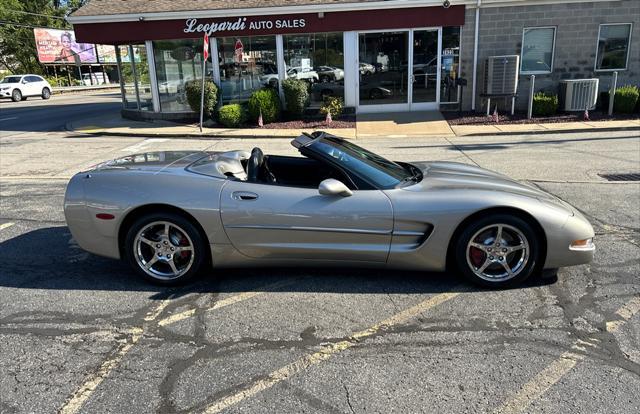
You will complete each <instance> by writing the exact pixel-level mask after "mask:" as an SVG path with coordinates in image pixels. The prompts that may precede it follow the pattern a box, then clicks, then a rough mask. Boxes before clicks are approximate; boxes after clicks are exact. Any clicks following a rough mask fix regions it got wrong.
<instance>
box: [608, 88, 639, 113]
mask: <svg viewBox="0 0 640 414" xmlns="http://www.w3.org/2000/svg"><path fill="white" fill-rule="evenodd" d="M638 96H640V91H639V90H638V87H637V86H634V85H625V86H621V87H620V88H618V89H616V95H615V97H614V98H613V110H614V111H615V112H618V113H624V114H631V113H633V111H634V110H635V108H636V103H637V102H638Z"/></svg>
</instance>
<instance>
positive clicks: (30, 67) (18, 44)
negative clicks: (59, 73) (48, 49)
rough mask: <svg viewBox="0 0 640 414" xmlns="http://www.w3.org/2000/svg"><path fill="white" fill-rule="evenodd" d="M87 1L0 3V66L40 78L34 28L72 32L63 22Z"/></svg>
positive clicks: (18, 0) (4, 0) (3, 0)
mask: <svg viewBox="0 0 640 414" xmlns="http://www.w3.org/2000/svg"><path fill="white" fill-rule="evenodd" d="M86 1H87V0H0V64H1V65H2V66H5V67H6V68H7V69H9V70H10V71H12V72H14V73H39V74H43V72H44V66H43V65H41V64H40V63H39V62H38V53H37V50H36V44H35V39H34V37H33V28H34V27H50V28H55V29H71V25H70V24H69V23H68V22H67V21H66V20H65V17H66V16H68V15H69V14H70V13H72V12H73V11H75V10H77V9H78V8H79V7H80V6H82V5H83V4H84V3H86Z"/></svg>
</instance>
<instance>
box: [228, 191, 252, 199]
mask: <svg viewBox="0 0 640 414" xmlns="http://www.w3.org/2000/svg"><path fill="white" fill-rule="evenodd" d="M231 198H233V199H234V200H238V201H251V200H257V199H258V194H256V193H251V192H249V191H234V192H233V193H231Z"/></svg>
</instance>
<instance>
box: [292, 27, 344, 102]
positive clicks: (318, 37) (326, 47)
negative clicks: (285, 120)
mask: <svg viewBox="0 0 640 414" xmlns="http://www.w3.org/2000/svg"><path fill="white" fill-rule="evenodd" d="M283 39H284V61H285V67H286V69H287V77H292V78H297V79H300V80H303V81H305V82H307V84H308V86H309V92H310V95H311V106H319V105H321V104H322V102H323V100H324V98H325V97H327V96H337V97H340V98H343V99H344V54H343V41H342V33H312V34H304V35H287V36H284V37H283Z"/></svg>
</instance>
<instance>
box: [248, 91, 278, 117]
mask: <svg viewBox="0 0 640 414" xmlns="http://www.w3.org/2000/svg"><path fill="white" fill-rule="evenodd" d="M248 106H249V119H250V120H251V122H258V117H259V116H260V111H262V122H264V123H265V124H268V123H270V122H275V121H277V120H278V119H279V118H280V97H278V92H277V91H276V90H275V89H273V88H264V89H260V90H257V91H255V92H253V93H252V94H251V97H250V98H249V105H248Z"/></svg>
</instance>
